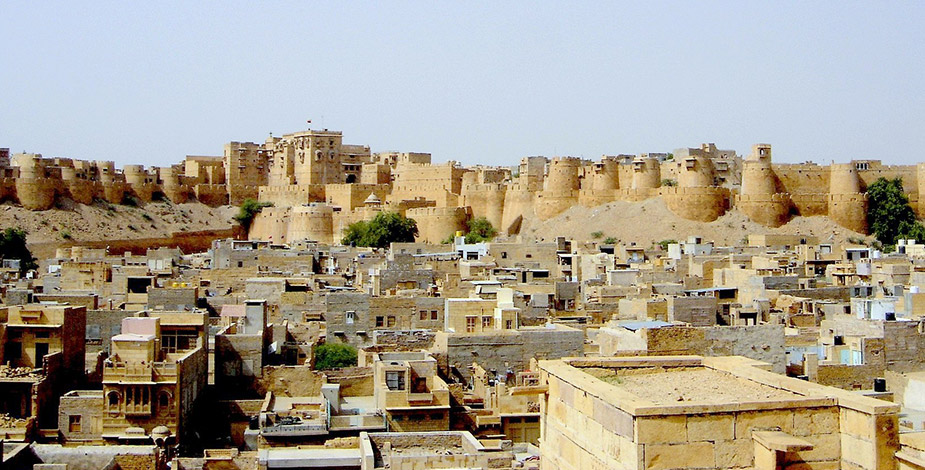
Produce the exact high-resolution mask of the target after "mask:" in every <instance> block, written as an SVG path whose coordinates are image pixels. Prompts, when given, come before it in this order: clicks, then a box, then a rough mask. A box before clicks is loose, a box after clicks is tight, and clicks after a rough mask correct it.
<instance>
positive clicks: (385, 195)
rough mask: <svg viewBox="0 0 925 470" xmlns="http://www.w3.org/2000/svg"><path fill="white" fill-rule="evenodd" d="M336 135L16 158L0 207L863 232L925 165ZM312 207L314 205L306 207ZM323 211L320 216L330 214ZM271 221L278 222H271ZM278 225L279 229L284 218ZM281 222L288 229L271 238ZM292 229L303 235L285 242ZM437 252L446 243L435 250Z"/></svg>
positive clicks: (923, 184) (909, 189)
mask: <svg viewBox="0 0 925 470" xmlns="http://www.w3.org/2000/svg"><path fill="white" fill-rule="evenodd" d="M342 137H343V136H342V134H341V133H340V132H336V131H327V130H308V131H301V132H295V133H291V134H286V135H284V136H283V137H270V138H269V139H267V140H266V142H263V143H254V142H237V141H235V142H229V143H227V144H225V145H224V146H223V147H222V153H221V155H220V156H201V155H200V156H187V157H186V158H185V159H184V160H183V161H181V162H180V163H178V164H176V165H172V166H166V167H145V166H144V165H125V166H124V167H123V168H122V169H121V170H120V169H117V168H116V167H115V165H114V163H113V162H111V161H85V160H77V159H71V158H65V157H56V158H43V157H42V156H41V155H40V154H25V153H23V154H16V155H11V156H10V157H9V158H4V159H3V160H2V161H0V178H2V179H3V180H2V181H0V199H4V200H8V201H14V202H18V203H19V204H21V205H23V206H24V207H26V208H29V209H33V210H44V209H48V208H51V207H54V205H55V202H56V200H57V199H58V198H70V199H73V200H74V201H76V202H78V203H84V204H91V203H92V202H93V201H94V200H96V199H105V200H107V201H109V202H111V203H120V202H122V201H123V200H124V199H125V197H126V196H132V197H135V198H137V199H139V200H141V201H142V202H148V201H151V200H154V199H156V198H161V197H163V198H166V199H169V200H170V201H173V202H177V203H179V202H184V201H188V200H192V199H196V200H198V201H200V202H202V203H205V204H208V205H211V206H218V205H222V204H235V205H238V204H241V203H242V202H243V201H244V200H245V199H247V198H256V199H258V200H260V201H262V202H269V203H272V204H274V205H275V206H276V209H289V208H299V210H298V211H297V212H298V215H297V218H299V219H300V222H299V224H302V225H300V226H298V227H296V226H295V225H293V223H292V220H290V219H291V218H292V217H293V214H294V212H292V211H278V210H275V209H274V210H268V211H266V213H265V215H263V216H261V218H262V219H264V221H263V222H260V223H259V224H255V230H256V231H257V232H260V233H264V234H265V235H266V236H270V235H271V234H272V235H273V236H274V237H276V238H275V239H277V240H278V239H279V238H281V237H286V238H291V237H293V236H298V237H302V236H303V235H304V234H311V236H312V237H316V238H325V237H322V236H321V235H320V234H321V233H327V232H328V231H329V230H328V226H329V225H328V222H326V221H325V222H318V223H316V222H317V221H319V220H322V219H325V218H327V217H328V215H327V210H326V209H316V210H307V209H302V207H303V206H305V205H306V204H310V203H321V202H324V203H327V205H328V206H331V207H332V211H333V214H331V215H330V219H331V220H333V222H332V223H331V225H330V227H331V228H330V232H331V233H332V234H333V235H332V236H331V237H329V238H330V239H332V240H333V239H336V238H337V236H338V235H337V234H338V233H339V231H341V230H342V228H343V226H344V224H345V223H348V222H350V221H356V220H361V219H362V218H364V217H372V216H374V215H375V214H376V213H377V212H378V211H380V210H395V211H398V212H400V213H410V214H414V215H417V216H418V217H421V218H422V220H424V221H425V222H422V224H423V225H424V226H426V227H425V229H424V230H425V231H426V232H427V235H426V236H425V237H423V238H424V239H428V240H429V239H432V238H440V240H442V239H443V238H445V237H443V234H444V232H447V229H445V228H439V229H438V228H437V226H436V224H437V223H438V222H439V223H445V224H448V226H460V228H464V226H461V225H460V224H462V223H464V222H465V220H467V219H466V218H468V217H486V218H488V220H489V221H490V222H491V223H492V225H494V226H495V227H497V228H498V229H499V230H501V231H502V232H505V233H509V234H515V233H518V230H519V227H520V225H521V224H522V222H523V220H524V219H528V218H533V217H535V218H538V219H540V220H548V219H550V218H552V217H555V216H556V215H558V214H561V213H562V212H564V211H565V210H567V209H568V208H569V207H571V206H573V205H576V204H581V205H583V206H586V207H593V206H597V205H601V204H606V203H609V202H613V201H642V200H645V199H648V198H652V197H661V198H663V199H664V201H665V204H666V205H667V206H668V207H669V208H670V209H671V210H672V211H673V212H674V213H676V214H677V215H679V216H680V217H684V218H688V219H691V220H701V221H709V220H715V219H716V218H717V217H720V216H721V215H722V214H724V213H725V212H726V211H727V210H728V209H729V208H730V206H735V207H736V208H738V209H739V210H741V211H742V212H743V213H744V214H745V215H746V216H748V217H749V218H750V219H751V220H753V221H755V222H758V223H760V224H762V225H766V226H771V227H774V226H779V225H781V224H783V223H786V222H787V221H788V220H789V219H790V218H791V217H792V216H796V215H799V216H810V215H827V216H829V217H831V218H832V220H834V221H835V222H837V223H839V224H841V225H843V226H845V227H847V228H851V229H852V230H858V231H864V230H866V227H864V226H863V220H864V217H863V213H864V211H866V207H867V206H866V204H867V202H866V199H865V198H864V191H865V190H866V188H867V186H868V185H870V184H871V183H873V181H875V180H876V179H877V178H880V177H884V178H901V179H902V182H903V188H904V190H905V191H906V193H907V196H908V197H909V200H910V201H911V202H912V204H913V207H914V208H915V209H916V211H917V213H919V214H920V215H925V198H922V197H920V196H919V194H920V193H921V192H922V191H925V163H923V164H918V165H884V164H882V163H881V162H880V161H879V160H870V159H855V160H852V161H850V162H848V163H838V164H832V165H819V164H816V163H811V162H807V163H800V164H778V163H774V162H772V159H771V155H772V149H771V146H770V145H768V144H757V145H755V146H753V149H752V153H751V154H750V155H749V156H748V157H746V158H741V157H739V156H737V155H736V154H735V152H733V151H730V150H719V149H717V148H716V146H715V145H714V144H704V145H701V146H700V147H692V148H682V149H677V150H675V151H674V155H673V157H672V156H671V155H669V154H667V153H662V154H654V153H653V154H643V155H640V156H632V155H619V156H615V157H614V156H604V157H602V158H601V159H600V160H599V161H589V160H585V159H582V158H576V157H556V158H551V159H549V158H546V157H526V158H523V159H521V161H520V164H519V166H518V167H517V168H516V170H512V168H510V167H493V166H481V165H477V166H474V167H464V166H461V165H459V164H458V163H456V162H452V161H451V162H446V163H441V164H436V165H435V164H431V161H430V155H429V154H423V153H422V154H417V153H400V152H381V153H371V152H370V151H369V147H367V146H362V145H349V144H344V143H343V141H342ZM306 207H308V206H306ZM322 213H324V214H322ZM274 217H275V219H274ZM277 219H278V220H277ZM272 224H279V227H275V228H268V227H269V226H270V225H272ZM290 229H291V230H294V231H290ZM438 241H439V240H438Z"/></svg>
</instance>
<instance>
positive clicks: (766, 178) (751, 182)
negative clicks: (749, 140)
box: [736, 144, 791, 227]
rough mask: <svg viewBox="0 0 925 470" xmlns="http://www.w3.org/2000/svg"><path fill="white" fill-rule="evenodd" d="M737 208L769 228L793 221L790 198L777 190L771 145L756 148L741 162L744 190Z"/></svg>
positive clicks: (754, 146)
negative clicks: (791, 218)
mask: <svg viewBox="0 0 925 470" xmlns="http://www.w3.org/2000/svg"><path fill="white" fill-rule="evenodd" d="M736 207H738V208H739V210H741V211H742V212H743V213H744V214H745V215H746V216H748V218H749V219H751V220H752V221H754V222H757V223H759V224H761V225H764V226H767V227H780V226H781V225H784V224H786V223H787V221H789V220H790V208H791V200H790V195H789V194H787V193H783V192H779V191H778V189H777V176H776V175H775V174H774V169H773V168H772V167H771V146H770V145H768V144H755V145H753V146H752V154H751V155H749V156H748V158H746V159H745V161H743V162H742V190H741V193H740V194H739V197H738V199H737V201H736Z"/></svg>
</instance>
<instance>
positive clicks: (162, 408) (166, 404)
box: [157, 390, 171, 413]
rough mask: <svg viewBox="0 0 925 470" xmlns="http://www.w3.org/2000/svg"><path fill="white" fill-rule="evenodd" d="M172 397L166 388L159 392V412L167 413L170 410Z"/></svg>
mask: <svg viewBox="0 0 925 470" xmlns="http://www.w3.org/2000/svg"><path fill="white" fill-rule="evenodd" d="M170 398H171V397H170V392H167V391H166V390H164V391H161V392H160V393H158V394H157V408H158V412H159V413H167V412H168V411H170Z"/></svg>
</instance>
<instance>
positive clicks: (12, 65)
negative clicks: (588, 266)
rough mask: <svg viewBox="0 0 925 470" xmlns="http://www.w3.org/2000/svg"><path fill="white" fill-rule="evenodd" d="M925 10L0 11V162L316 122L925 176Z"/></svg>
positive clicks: (217, 148) (866, 6)
mask: <svg viewBox="0 0 925 470" xmlns="http://www.w3.org/2000/svg"><path fill="white" fill-rule="evenodd" d="M923 25H925V3H923V2H898V1H895V2H894V1H884V2H850V1H847V2H758V1H729V2H718V1H717V2H713V1H697V2H691V1H679V2H667V1H666V2H662V1H653V2H594V1H587V2H559V3H553V2H545V1H534V2H481V1H468V2H342V1H332V2H307V1H302V2H282V1H266V2H235V1H220V2H219V1H215V2H208V1H197V2H169V1H163V2H161V1H158V2H103V1H99V2H73V1H68V2H60V3H56V2H0V147H10V149H11V151H12V152H13V153H18V152H21V151H27V152H35V153H41V154H43V155H44V156H46V157H51V156H66V157H73V158H80V159H88V160H114V161H115V162H116V165H118V166H122V165H126V164H144V165H159V166H163V165H170V164H174V163H178V162H180V161H181V160H182V159H183V158H184V157H185V156H186V155H221V152H222V147H223V145H224V144H225V143H226V142H230V141H255V142H262V141H263V140H264V139H266V137H267V136H268V134H270V133H273V134H274V135H281V134H284V133H291V132H297V131H301V130H304V129H306V128H307V127H309V124H308V123H307V122H306V121H307V120H311V121H312V122H311V125H310V126H311V128H315V129H320V128H322V127H324V128H328V129H332V130H340V131H343V133H344V142H345V143H350V144H363V145H369V146H370V147H371V148H372V151H374V152H376V151H387V150H397V151H411V152H430V153H432V154H433V160H434V161H435V162H442V161H447V160H456V161H459V162H462V163H464V164H476V163H481V164H488V165H515V164H517V163H518V162H519V160H520V159H521V158H522V157H524V156H528V155H545V156H555V155H560V156H564V155H571V156H582V157H585V158H591V159H597V158H600V156H601V155H604V154H607V155H616V154H638V153H646V152H670V151H671V150H673V149H676V148H681V147H698V146H699V145H700V144H701V143H705V142H714V143H716V145H717V146H718V147H719V148H722V149H734V150H736V151H737V152H739V153H740V154H742V155H743V156H744V155H746V154H748V153H749V151H750V148H751V146H752V144H755V143H759V142H760V143H770V144H772V145H773V158H774V160H775V161H778V162H803V161H807V160H812V161H816V162H818V163H829V162H830V161H833V160H834V161H843V162H844V161H848V160H851V159H862V158H873V159H881V160H883V161H884V162H885V163H889V164H910V163H914V162H916V161H925V156H923V155H921V154H920V152H919V151H920V149H925V80H923V77H925V27H923Z"/></svg>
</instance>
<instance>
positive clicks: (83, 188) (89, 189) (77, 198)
mask: <svg viewBox="0 0 925 470" xmlns="http://www.w3.org/2000/svg"><path fill="white" fill-rule="evenodd" d="M69 163H70V165H61V181H62V182H63V183H64V187H65V188H66V189H67V194H68V195H69V196H70V197H71V199H73V200H74V202H77V203H79V204H93V196H94V193H93V190H94V189H95V188H94V187H93V185H92V184H91V183H90V181H89V180H87V178H86V173H85V172H84V171H79V170H78V169H77V168H75V167H74V164H73V162H69Z"/></svg>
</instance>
